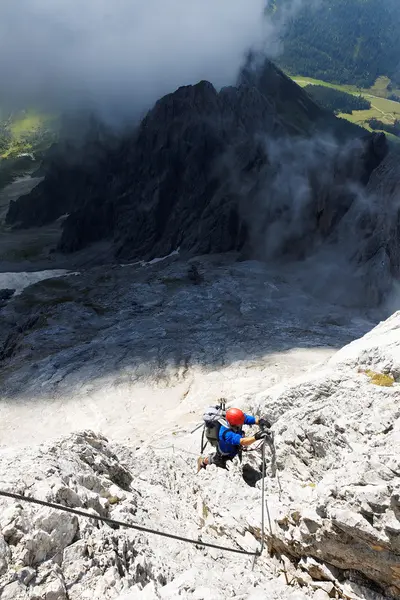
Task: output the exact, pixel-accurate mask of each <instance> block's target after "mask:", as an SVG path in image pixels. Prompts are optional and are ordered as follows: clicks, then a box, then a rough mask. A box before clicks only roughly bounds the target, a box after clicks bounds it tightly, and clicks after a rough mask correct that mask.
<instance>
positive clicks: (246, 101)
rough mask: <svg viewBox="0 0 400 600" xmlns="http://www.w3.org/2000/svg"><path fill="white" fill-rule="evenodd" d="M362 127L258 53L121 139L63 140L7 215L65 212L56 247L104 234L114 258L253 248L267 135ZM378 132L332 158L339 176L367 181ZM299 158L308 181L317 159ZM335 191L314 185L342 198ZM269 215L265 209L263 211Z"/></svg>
mask: <svg viewBox="0 0 400 600" xmlns="http://www.w3.org/2000/svg"><path fill="white" fill-rule="evenodd" d="M360 131H361V130H359V129H358V128H356V127H354V128H353V126H352V125H350V124H348V123H347V122H344V121H341V120H340V119H337V118H335V117H334V116H333V115H331V114H329V113H327V112H326V111H324V110H322V109H321V108H319V107H318V106H317V105H316V104H315V103H314V102H313V101H312V100H311V99H310V98H309V97H308V96H307V94H306V93H305V92H304V91H303V90H302V89H301V88H300V87H299V86H297V85H296V84H295V83H294V82H293V81H292V80H290V79H289V78H288V77H286V76H285V75H284V74H283V73H282V72H281V71H279V70H278V69H277V68H276V67H275V66H274V65H272V63H269V62H266V64H265V65H264V68H263V70H262V71H261V72H260V74H259V75H258V76H257V77H255V76H254V75H253V76H251V73H250V71H248V70H247V71H246V70H244V71H243V73H242V75H241V78H240V79H239V83H238V86H237V87H229V88H224V89H222V90H221V91H220V92H217V91H216V90H215V88H214V87H213V86H212V85H211V84H210V83H209V82H206V81H202V82H200V83H198V84H197V85H193V86H186V87H182V88H179V89H178V90H177V91H176V92H174V93H172V94H169V95H167V96H165V97H164V98H162V99H160V100H159V101H158V102H157V103H156V105H155V106H154V108H153V109H151V110H150V111H149V113H148V114H147V116H146V117H145V118H144V119H143V121H142V122H141V124H140V125H139V127H138V129H137V130H136V131H135V132H134V133H132V134H131V135H129V136H125V137H124V139H122V140H120V141H119V142H116V141H115V138H114V137H113V138H112V141H110V145H109V146H107V143H106V139H105V138H104V136H99V140H98V141H97V144H94V143H93V141H92V140H91V142H90V145H88V146H87V153H85V150H84V149H82V148H80V149H79V152H77V158H76V160H74V156H73V151H72V149H71V148H70V147H69V152H68V153H67V156H66V155H65V153H63V151H62V149H61V148H59V149H55V150H53V151H52V153H51V155H50V157H49V163H48V165H47V167H46V168H45V171H44V172H45V173H46V175H45V179H44V181H43V182H42V183H40V184H39V185H38V186H37V187H36V188H35V189H34V190H33V191H32V192H31V193H30V194H29V195H28V196H24V197H22V198H20V199H19V200H18V201H16V202H13V203H11V206H10V209H9V212H8V215H7V221H8V223H10V224H15V225H17V226H22V227H29V226H32V225H41V224H44V223H48V222H51V221H53V220H54V219H56V218H58V217H60V216H61V215H64V214H66V213H68V214H69V216H68V218H67V219H66V221H65V224H64V230H63V234H62V237H61V240H60V243H59V248H60V249H61V250H62V251H63V252H74V251H76V250H79V249H81V248H83V247H85V246H87V245H88V244H90V243H91V242H94V241H98V240H101V239H112V240H113V247H114V254H115V256H116V257H118V258H120V259H134V258H145V259H147V258H152V257H154V256H160V255H166V254H168V253H169V252H171V251H172V250H175V249H177V248H178V247H180V248H181V249H182V250H183V251H188V252H190V253H191V254H205V253H215V252H227V251H232V250H239V251H244V252H246V253H247V255H251V254H254V251H255V249H254V245H255V240H254V236H253V231H252V226H253V222H254V214H255V212H258V211H259V199H260V197H261V196H262V197H263V205H264V206H267V207H268V202H269V190H270V189H271V188H273V182H274V178H275V177H276V173H277V166H276V165H274V164H272V163H273V162H274V158H273V155H274V150H273V149H272V148H271V147H268V143H269V144H271V143H272V142H274V141H276V140H282V139H291V138H293V139H299V138H302V137H306V138H310V136H311V137H312V136H313V135H315V134H316V133H317V132H318V135H322V132H323V134H324V135H325V136H326V135H333V134H334V135H336V134H338V136H339V137H343V135H345V137H346V138H347V139H352V138H355V137H356V138H357V137H359V133H360ZM384 140H385V138H384V137H383V138H381V137H379V136H367V137H366V138H365V139H364V140H363V141H361V142H360V145H359V146H358V147H355V148H354V149H353V151H352V155H351V157H348V159H347V162H348V163H349V165H348V166H343V165H341V166H340V167H339V172H338V173H337V181H338V186H343V181H344V180H346V179H349V178H351V180H353V179H354V180H355V181H362V182H365V181H367V180H368V179H369V176H370V173H371V172H372V170H373V169H374V167H375V166H377V165H378V164H379V162H380V161H381V159H382V157H383V156H384V155H385V153H386V151H387V149H386V147H385V144H384ZM336 154H340V147H338V148H337V149H335V150H334V151H333V154H332V152H331V153H330V155H329V153H327V155H326V161H327V163H328V165H329V164H330V163H332V162H333V163H335V161H336V162H337V160H336V158H335V155H336ZM293 159H295V157H294V158H293ZM342 162H343V161H342ZM327 168H328V170H329V168H330V166H328V167H327ZM304 169H305V171H306V172H307V173H308V171H309V173H308V174H307V175H306V176H307V177H309V178H310V181H311V182H312V179H313V178H315V176H316V169H315V165H307V164H305V166H304ZM313 170H314V173H313ZM317 170H318V171H320V165H318V169H317ZM334 185H335V182H334V181H333V182H332V181H329V182H325V184H323V187H325V188H326V187H327V186H329V187H332V186H334ZM320 187H321V185H320V184H319V183H318V182H317V188H316V187H315V185H314V184H312V189H311V191H310V198H309V204H310V206H311V210H312V211H314V213H315V215H317V213H320V212H321V209H320V208H317V206H316V205H317V204H318V203H319V202H320V200H319V199H318V196H319V195H320V194H319V188H320ZM338 193H339V192H338V191H337V190H336V191H334V192H333V193H331V192H330V190H329V189H328V190H327V191H324V194H325V195H329V196H331V197H332V198H333V199H332V201H333V202H335V203H341V204H342V202H341V199H340V198H339V197H338ZM346 203H347V204H348V200H346V202H345V204H346ZM313 206H314V207H315V208H313ZM267 212H268V210H267ZM318 218H319V217H318ZM274 219H276V215H274V214H269V215H268V222H271V221H273V220H274ZM316 228H317V225H316ZM264 235H267V231H266V230H265V232H264ZM257 244H258V242H257V243H256V245H257Z"/></svg>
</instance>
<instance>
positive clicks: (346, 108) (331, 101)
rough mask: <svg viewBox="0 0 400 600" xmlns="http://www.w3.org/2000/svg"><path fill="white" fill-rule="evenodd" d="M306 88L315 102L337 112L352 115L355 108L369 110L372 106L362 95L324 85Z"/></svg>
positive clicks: (307, 86)
mask: <svg viewBox="0 0 400 600" xmlns="http://www.w3.org/2000/svg"><path fill="white" fill-rule="evenodd" d="M304 89H305V90H306V92H307V94H308V95H309V96H311V98H312V99H313V100H315V102H317V103H318V104H319V105H320V106H322V107H324V108H327V109H328V110H331V111H332V112H334V113H335V114H339V113H346V114H349V115H351V114H352V112H353V110H368V109H370V108H371V102H369V100H367V99H366V98H363V97H362V96H355V95H353V94H346V93H345V92H341V91H339V90H335V89H333V88H330V87H326V86H324V85H306V86H305V88H304Z"/></svg>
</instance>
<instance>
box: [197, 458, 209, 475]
mask: <svg viewBox="0 0 400 600" xmlns="http://www.w3.org/2000/svg"><path fill="white" fill-rule="evenodd" d="M206 467H207V465H206V463H205V461H204V458H203V457H202V456H199V458H198V459H197V472H198V473H199V472H200V471H201V469H205V468H206Z"/></svg>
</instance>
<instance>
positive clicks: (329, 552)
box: [0, 313, 400, 600]
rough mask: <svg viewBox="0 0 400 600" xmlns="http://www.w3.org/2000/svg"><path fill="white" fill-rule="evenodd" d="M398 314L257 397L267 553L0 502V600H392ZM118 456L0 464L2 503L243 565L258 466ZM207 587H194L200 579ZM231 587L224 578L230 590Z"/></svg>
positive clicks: (62, 454) (78, 454)
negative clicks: (61, 508) (268, 423)
mask: <svg viewBox="0 0 400 600" xmlns="http://www.w3.org/2000/svg"><path fill="white" fill-rule="evenodd" d="M399 376H400V313H396V314H394V315H393V316H392V317H391V318H390V319H388V320H387V321H386V322H383V323H381V324H380V325H379V326H378V327H376V328H375V329H374V330H373V331H371V332H370V333H368V334H367V335H365V336H364V337H363V338H361V339H360V340H357V341H355V342H352V343H351V344H350V345H348V346H346V347H344V348H343V349H342V350H341V351H339V352H338V353H337V354H336V355H334V356H333V357H332V358H331V359H330V360H329V361H328V362H327V363H326V364H325V365H323V366H321V367H319V368H318V369H315V370H314V371H313V372H310V373H308V374H306V375H303V376H302V377H301V378H300V379H299V380H297V381H294V382H291V383H290V384H286V385H280V386H278V387H277V388H275V389H273V390H271V391H270V392H269V393H265V392H263V393H260V394H259V395H258V397H257V398H256V399H255V400H254V401H253V405H252V406H251V405H250V406H249V405H246V406H244V405H243V407H244V408H248V409H249V410H253V411H257V412H262V413H264V414H266V415H267V416H268V417H269V418H270V419H271V420H272V421H273V431H274V445H270V446H269V448H268V451H267V481H266V500H267V505H266V508H267V519H266V526H265V534H266V539H267V542H268V550H269V552H267V551H265V553H264V554H263V556H262V557H261V558H259V559H258V561H257V563H256V567H255V570H254V571H251V569H250V568H249V561H248V560H247V559H246V558H245V557H242V556H235V555H229V554H225V553H224V552H223V551H220V550H211V549H202V548H201V546H198V547H196V546H192V545H188V544H184V543H182V542H178V541H174V540H169V541H168V543H166V541H165V540H164V539H163V538H159V537H157V536H150V535H147V534H143V533H140V532H135V531H130V530H125V529H122V528H120V529H112V528H111V527H110V526H109V525H106V524H101V523H99V522H98V521H92V520H90V519H84V518H81V517H79V518H77V517H76V516H74V515H68V514H64V513H58V512H56V511H54V510H53V509H47V508H39V507H35V506H32V505H29V504H24V503H18V502H17V503H14V502H10V501H8V500H5V499H1V500H0V502H1V516H0V524H1V536H0V586H1V587H0V593H1V597H2V598H5V599H6V600H9V599H11V598H12V599H13V600H14V599H15V600H25V599H27V598H38V599H39V598H54V599H57V600H62V599H66V598H68V599H69V600H75V599H76V600H78V599H79V600H80V599H81V598H110V599H117V598H118V599H119V600H140V599H143V600H145V599H147V600H149V599H150V600H172V599H173V598H176V597H179V596H182V597H183V598H188V599H189V598H193V599H197V600H200V599H202V600H207V599H210V600H214V599H219V598H221V599H222V598H226V597H232V598H237V599H241V600H244V599H246V600H250V599H251V600H259V599H261V598H263V597H265V596H266V595H267V596H268V598H273V599H278V598H283V599H288V600H306V599H307V598H314V599H315V600H327V599H328V598H329V597H340V598H344V599H346V600H351V599H358V598H360V599H368V600H383V599H384V598H400V587H399V565H400V548H399V544H398V536H399V532H400V525H399V523H400V508H399V507H400V499H399V484H400V465H399V456H400V447H399V440H400V435H399V431H400V392H399V383H397V380H398V378H399ZM184 429H185V427H184V428H181V430H180V431H179V432H175V435H174V432H172V431H170V432H169V434H168V433H165V435H164V439H163V442H162V443H160V440H158V444H152V443H150V444H149V443H147V444H144V445H137V444H135V443H133V446H132V447H131V448H128V447H124V446H121V445H119V444H115V443H111V442H109V441H107V440H106V439H105V438H104V437H103V436H101V435H100V434H95V433H93V432H90V431H84V432H80V433H76V434H74V435H72V436H69V437H67V438H64V439H62V440H59V441H58V442H54V443H50V444H47V445H42V446H41V447H39V448H37V449H35V448H27V449H24V450H21V451H18V452H16V451H15V449H7V448H3V449H2V450H1V451H0V489H3V490H5V491H14V492H16V493H20V494H21V493H22V494H26V495H31V496H34V497H37V498H39V499H43V500H47V501H52V502H57V503H61V504H63V505H65V506H71V507H79V508H81V509H85V510H89V511H92V512H93V514H97V515H99V516H103V517H106V516H107V517H112V518H115V519H118V520H120V521H125V522H128V523H136V524H140V525H144V526H150V527H152V528H155V529H160V530H163V531H167V532H172V533H174V534H177V535H183V536H185V537H191V538H194V539H199V538H201V539H202V540H203V541H210V542H212V543H217V544H219V545H227V546H228V547H231V548H239V549H240V548H241V549H245V550H250V551H252V550H253V551H254V550H255V549H257V548H258V547H259V541H260V535H261V531H260V515H261V506H260V501H261V490H260V458H259V456H257V453H250V454H248V455H245V457H244V464H243V467H241V466H240V465H239V464H234V465H232V466H231V468H230V470H229V471H227V472H226V471H221V470H218V469H217V468H215V467H214V466H212V467H209V468H208V469H207V470H206V471H205V472H201V473H200V474H199V475H198V476H197V475H196V474H195V456H192V454H191V453H190V452H188V451H187V448H188V447H190V444H191V442H190V440H191V439H192V438H191V436H190V435H189V431H190V429H191V424H188V425H187V428H186V432H185V431H184ZM206 574H207V575H206ZM233 574H234V576H233Z"/></svg>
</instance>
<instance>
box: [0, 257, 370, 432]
mask: <svg viewBox="0 0 400 600" xmlns="http://www.w3.org/2000/svg"><path fill="white" fill-rule="evenodd" d="M234 258H235V257H232V256H229V255H227V256H222V255H221V256H210V257H201V258H199V259H198V261H197V262H198V265H199V266H198V272H199V281H197V280H196V278H193V271H192V267H193V264H195V263H193V261H189V262H187V261H185V260H183V259H181V258H180V257H179V256H177V255H175V256H172V257H170V258H168V259H166V260H164V261H160V262H155V263H153V264H147V265H143V266H142V265H141V264H136V265H128V266H122V267H121V266H109V267H107V268H106V267H104V266H103V267H98V268H94V269H91V270H87V271H85V272H83V273H81V274H78V275H71V276H68V277H58V278H57V279H47V280H44V281H41V282H39V283H36V284H35V285H32V286H30V287H28V288H26V289H25V290H24V291H23V293H22V294H21V295H19V296H16V297H14V298H13V299H12V300H11V301H10V302H9V303H8V304H7V306H6V307H5V308H3V309H2V311H1V312H0V357H1V358H0V361H1V362H0V367H1V391H0V398H1V399H2V401H3V402H2V403H1V404H0V444H8V443H9V440H10V439H12V440H13V443H14V444H16V443H26V442H27V441H28V440H29V441H32V442H37V441H38V440H43V439H47V438H49V437H54V436H55V435H59V432H61V431H62V432H65V433H67V432H70V431H73V430H74V429H75V427H76V423H77V422H79V423H80V426H81V427H89V428H96V429H99V430H101V431H102V432H103V433H104V434H105V435H107V436H108V435H110V436H118V439H124V440H126V439H128V438H132V439H134V438H135V437H137V436H138V437H139V438H140V439H143V436H144V431H145V430H147V431H148V434H149V427H150V430H151V434H155V432H156V431H157V428H158V427H159V426H160V425H159V424H158V423H154V422H153V419H152V414H153V413H154V411H156V412H157V411H163V414H164V416H163V420H164V421H165V426H166V427H167V428H168V427H169V428H171V427H174V426H175V425H177V424H178V425H179V422H180V421H181V420H182V419H186V420H187V419H190V418H192V417H191V415H192V414H193V411H197V410H201V407H202V406H203V405H204V402H207V401H213V399H214V397H215V395H217V396H219V395H221V393H222V394H223V393H225V392H226V393H229V394H232V393H234V397H235V398H238V399H239V398H241V396H242V394H245V395H246V397H249V396H251V395H252V394H254V393H256V392H258V391H260V390H262V389H266V388H268V387H269V386H270V385H271V384H273V383H276V382H278V381H280V380H281V379H282V378H286V377H288V376H289V377H290V376H293V375H294V374H296V373H299V372H302V371H303V370H304V369H305V368H307V367H308V366H310V365H312V364H315V363H316V362H319V361H320V360H323V359H324V358H325V357H326V356H328V355H329V354H331V353H333V352H334V351H335V348H339V347H341V346H343V345H344V344H346V343H348V342H350V341H351V340H353V339H354V338H356V337H359V336H360V335H363V334H364V333H365V332H366V331H368V330H369V329H370V328H371V327H372V326H373V325H374V324H375V323H376V320H377V318H378V317H377V314H376V311H369V313H368V312H365V311H360V309H358V308H341V307H340V306H338V305H337V304H336V305H335V304H331V303H330V302H329V301H327V300H326V299H325V300H319V299H316V298H313V297H312V296H310V294H309V293H307V292H305V291H304V289H302V274H301V273H299V272H298V270H296V277H298V278H299V279H300V281H297V280H296V277H295V276H293V274H292V273H290V272H286V271H285V270H284V269H283V268H282V267H278V268H275V269H273V268H271V267H268V266H266V265H265V264H263V263H259V262H255V261H242V262H235V260H234ZM232 382H236V386H235V389H233V388H232ZM27 402H28V403H29V407H30V409H29V410H30V417H29V419H26V418H25V415H26V403H27ZM121 415H124V418H123V419H121ZM32 420H33V422H35V427H32Z"/></svg>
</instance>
